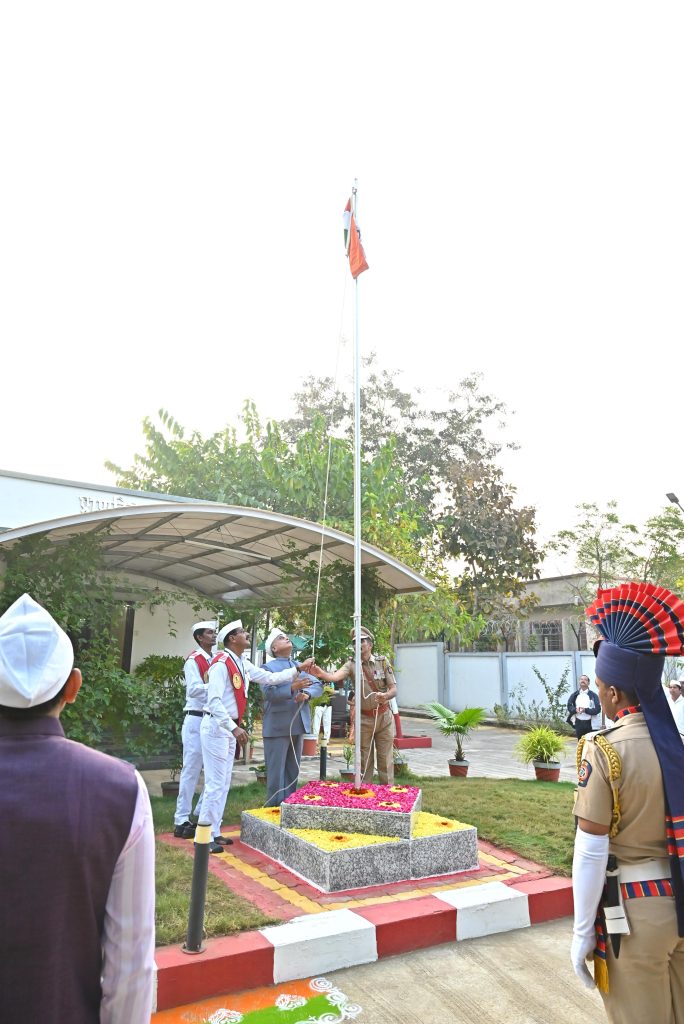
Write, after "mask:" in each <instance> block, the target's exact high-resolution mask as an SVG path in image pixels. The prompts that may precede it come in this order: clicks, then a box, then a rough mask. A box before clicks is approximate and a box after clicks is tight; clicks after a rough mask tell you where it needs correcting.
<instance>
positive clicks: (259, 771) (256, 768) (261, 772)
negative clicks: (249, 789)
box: [249, 761, 266, 783]
mask: <svg viewBox="0 0 684 1024" xmlns="http://www.w3.org/2000/svg"><path fill="white" fill-rule="evenodd" d="M249 770H250V772H254V775H255V776H256V780H257V782H263V783H265V782H266V765H265V763H264V762H263V761H262V762H261V764H251V765H250V766H249Z"/></svg>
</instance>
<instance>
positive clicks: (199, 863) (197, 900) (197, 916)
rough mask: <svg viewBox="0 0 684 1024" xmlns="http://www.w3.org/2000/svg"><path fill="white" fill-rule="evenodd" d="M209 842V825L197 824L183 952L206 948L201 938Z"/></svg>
mask: <svg viewBox="0 0 684 1024" xmlns="http://www.w3.org/2000/svg"><path fill="white" fill-rule="evenodd" d="M210 843H211V825H198V826H197V828H196V829H195V861H194V864H193V868H192V888H191V890H190V910H189V912H188V933H187V935H186V938H185V942H184V943H183V946H182V947H181V948H182V950H183V952H184V953H203V952H204V950H205V949H206V946H204V945H203V943H202V939H203V938H204V904H205V902H206V898H207V875H208V874H209V844H210Z"/></svg>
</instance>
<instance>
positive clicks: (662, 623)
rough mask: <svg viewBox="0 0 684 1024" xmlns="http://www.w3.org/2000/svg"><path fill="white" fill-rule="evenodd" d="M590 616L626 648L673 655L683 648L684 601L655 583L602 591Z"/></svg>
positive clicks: (592, 620)
mask: <svg viewBox="0 0 684 1024" xmlns="http://www.w3.org/2000/svg"><path fill="white" fill-rule="evenodd" d="M587 618H588V619H589V620H590V621H591V622H592V623H593V624H594V625H595V626H596V628H597V629H598V631H599V632H600V633H601V635H602V636H603V637H604V638H605V639H606V640H608V641H609V642H610V643H612V644H615V646H616V647H621V648H622V649H623V650H628V651H636V652H638V653H641V654H674V655H679V654H681V653H682V651H684V624H683V623H684V601H682V600H681V598H679V597H677V595H676V594H673V593H672V591H670V590H666V589H665V588H664V587H657V586H656V585H655V584H653V583H623V584H622V585H621V586H619V587H612V588H611V589H610V590H599V592H598V594H597V597H596V600H595V601H594V603H593V604H591V605H589V607H588V608H587Z"/></svg>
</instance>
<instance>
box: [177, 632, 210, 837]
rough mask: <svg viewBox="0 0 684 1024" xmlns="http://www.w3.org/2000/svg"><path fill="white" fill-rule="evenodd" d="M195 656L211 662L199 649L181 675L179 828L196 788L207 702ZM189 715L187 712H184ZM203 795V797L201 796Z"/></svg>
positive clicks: (188, 812) (197, 808) (197, 809)
mask: <svg viewBox="0 0 684 1024" xmlns="http://www.w3.org/2000/svg"><path fill="white" fill-rule="evenodd" d="M195 655H201V657H203V658H205V659H206V661H207V664H209V663H210V662H211V659H212V657H213V655H211V654H207V653H206V651H203V650H202V648H201V647H199V646H198V647H197V648H196V650H194V651H193V652H192V654H191V655H190V656H189V657H188V659H187V661H186V662H185V665H184V666H183V674H184V676H185V707H184V708H183V711H184V714H185V718H184V719H183V729H182V732H181V738H182V740H183V768H182V770H181V774H180V779H179V781H178V800H177V801H176V813H175V814H174V817H173V823H174V825H183V824H184V823H185V822H186V821H188V820H189V818H190V814H191V813H192V799H193V797H194V795H195V790H196V789H197V782H198V780H199V777H200V772H201V771H202V741H201V739H200V726H201V725H202V718H203V712H204V706H205V704H206V703H207V684H206V682H205V681H204V678H203V677H202V671H201V669H200V666H199V665H198V664H197V661H196V658H195ZM188 712H190V713H188ZM203 795H204V794H203ZM203 795H202V796H201V797H200V798H199V800H198V801H197V806H196V807H195V814H196V815H198V816H199V814H200V813H201V810H202V799H203Z"/></svg>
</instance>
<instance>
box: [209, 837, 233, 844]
mask: <svg viewBox="0 0 684 1024" xmlns="http://www.w3.org/2000/svg"><path fill="white" fill-rule="evenodd" d="M214 845H218V846H232V845H233V840H232V839H227V838H226V836H214Z"/></svg>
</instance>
